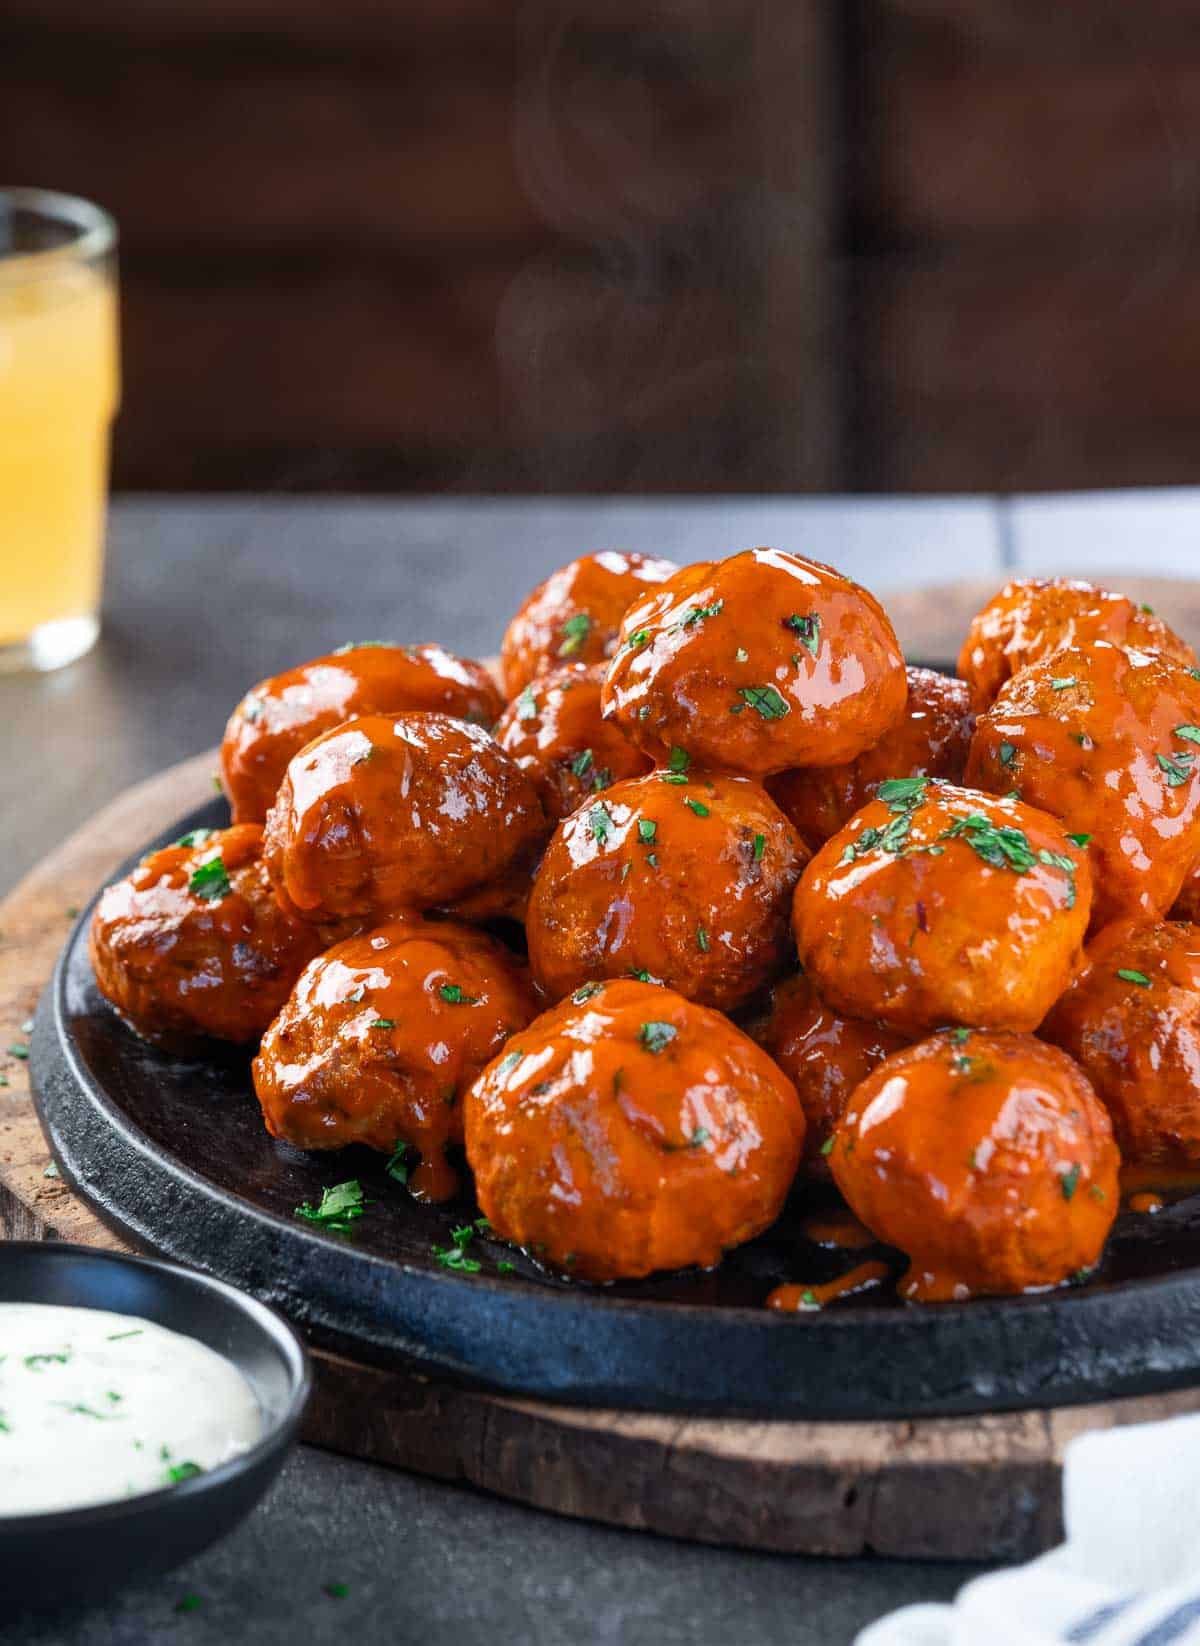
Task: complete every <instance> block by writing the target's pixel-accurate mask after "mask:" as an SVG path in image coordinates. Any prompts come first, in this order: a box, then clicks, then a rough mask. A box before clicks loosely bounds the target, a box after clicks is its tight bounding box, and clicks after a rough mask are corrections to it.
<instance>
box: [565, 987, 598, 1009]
mask: <svg viewBox="0 0 1200 1646" xmlns="http://www.w3.org/2000/svg"><path fill="white" fill-rule="evenodd" d="M603 987H604V984H603V983H584V984H581V985H580V987H579V988H578V989H576V990H575V993H574V994H573V995H572V996H571V999H572V1000H573V1001H574V1003H575V1004H576V1005H577V1006H582V1005H583V1003H584V1001H585V1000H590V999H591V998H592V996H593V995H595V994H599V993H600V990H601V989H602V988H603Z"/></svg>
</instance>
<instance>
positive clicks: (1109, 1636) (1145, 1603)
mask: <svg viewBox="0 0 1200 1646" xmlns="http://www.w3.org/2000/svg"><path fill="white" fill-rule="evenodd" d="M1063 1522H1064V1525H1065V1527H1066V1533H1067V1541H1066V1542H1065V1543H1064V1544H1062V1545H1061V1546H1060V1547H1059V1548H1057V1549H1052V1550H1051V1551H1050V1553H1049V1554H1047V1555H1043V1556H1042V1557H1041V1559H1040V1560H1035V1561H1032V1562H1031V1563H1030V1564H1029V1565H1028V1566H1017V1567H1014V1568H1013V1569H1012V1570H1011V1571H1006V1572H995V1573H992V1574H991V1575H990V1576H988V1577H981V1578H977V1579H976V1580H975V1582H973V1583H968V1584H967V1585H966V1587H965V1588H963V1589H960V1590H959V1593H958V1597H957V1599H956V1600H955V1602H954V1604H953V1605H952V1606H906V1607H905V1608H904V1609H903V1610H902V1611H899V1612H893V1613H892V1614H891V1616H890V1617H885V1618H882V1619H881V1620H880V1621H879V1622H878V1623H873V1624H871V1626H870V1627H869V1628H867V1629H864V1630H863V1632H862V1633H861V1634H860V1635H859V1636H858V1639H857V1641H856V1642H855V1646H1063V1642H1069V1643H1072V1646H1200V1416H1195V1417H1177V1418H1172V1419H1171V1421H1170V1422H1167V1423H1145V1424H1138V1425H1136V1426H1133V1427H1130V1428H1126V1429H1110V1430H1106V1431H1101V1432H1099V1433H1096V1434H1087V1435H1081V1436H1080V1437H1079V1438H1078V1439H1077V1440H1073V1441H1072V1442H1071V1444H1070V1445H1069V1446H1068V1447H1067V1452H1066V1460H1065V1463H1064V1468H1063Z"/></svg>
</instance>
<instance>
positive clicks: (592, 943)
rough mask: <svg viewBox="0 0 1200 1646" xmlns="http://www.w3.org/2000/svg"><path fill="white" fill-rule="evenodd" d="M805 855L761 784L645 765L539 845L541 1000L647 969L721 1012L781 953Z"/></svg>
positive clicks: (532, 926)
mask: <svg viewBox="0 0 1200 1646" xmlns="http://www.w3.org/2000/svg"><path fill="white" fill-rule="evenodd" d="M807 855H808V854H807V852H806V851H805V849H804V846H803V845H802V844H801V841H800V838H799V836H798V835H797V834H796V831H795V830H794V829H793V828H792V826H791V824H790V823H789V822H788V820H787V818H786V817H784V815H783V813H782V812H781V811H780V810H779V808H778V807H777V806H776V805H775V804H774V803H773V802H772V801H771V800H770V799H769V798H768V796H767V795H766V793H765V792H764V791H763V790H762V789H760V788H759V787H758V786H757V784H754V783H750V782H748V781H747V780H746V779H745V778H737V777H705V776H703V775H700V776H696V777H692V776H691V775H690V774H689V773H686V772H684V771H676V772H672V771H666V772H654V773H651V774H650V775H649V776H647V777H635V778H631V779H630V780H629V781H628V782H626V783H617V784H614V786H613V787H612V788H611V789H608V790H606V792H605V793H604V794H602V795H597V796H596V798H595V800H594V801H593V802H592V803H591V804H590V805H586V806H582V807H581V808H580V809H579V811H577V812H575V813H574V814H573V815H572V816H571V817H569V818H567V819H566V821H565V822H563V823H560V824H559V826H558V829H557V831H556V833H555V835H554V838H553V839H552V840H551V842H550V845H549V846H548V847H547V850H546V855H545V857H544V858H543V860H542V866H541V868H540V870H539V871H538V876H537V879H536V880H535V882H534V886H533V896H532V897H531V899H530V902H529V919H528V922H527V926H526V932H527V936H528V939H529V960H530V964H531V966H532V967H533V975H534V978H535V979H536V981H537V983H538V986H539V988H541V989H542V990H543V992H544V993H545V994H546V995H547V996H548V997H549V998H550V999H551V1000H560V999H561V998H562V997H563V995H565V994H569V993H570V992H571V990H572V989H577V988H578V987H579V985H580V984H581V983H587V982H588V981H589V980H591V979H593V978H598V977H623V976H624V977H627V976H629V975H631V974H633V975H635V976H638V975H642V974H645V975H647V976H649V977H650V978H651V979H652V980H653V981H654V982H658V983H666V984H668V985H669V986H670V987H671V988H673V989H678V990H679V992H680V994H682V995H686V996H687V998H688V999H689V1000H697V1001H700V1002H701V1003H702V1004H703V1005H706V1006H716V1007H718V1008H720V1009H721V1010H722V1011H729V1010H732V1008H733V1007H735V1006H737V1005H740V1004H741V1003H742V1002H743V1001H745V1000H747V999H749V997H750V996H751V995H752V994H753V993H754V991H755V990H756V989H759V988H761V987H762V985H763V984H764V983H767V982H769V981H770V979H771V978H772V977H773V976H774V975H775V974H776V973H777V972H778V971H779V970H780V969H781V968H782V967H783V966H784V964H785V963H786V962H787V960H788V958H789V957H790V954H791V939H790V934H789V931H788V912H789V909H790V906H791V898H792V891H793V889H794V887H795V884H796V880H797V878H798V876H799V873H800V870H801V868H802V866H803V864H804V862H805V861H806V859H807Z"/></svg>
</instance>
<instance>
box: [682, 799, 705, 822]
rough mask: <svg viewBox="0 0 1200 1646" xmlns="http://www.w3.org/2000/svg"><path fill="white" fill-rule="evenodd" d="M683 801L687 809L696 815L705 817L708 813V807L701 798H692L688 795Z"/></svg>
mask: <svg viewBox="0 0 1200 1646" xmlns="http://www.w3.org/2000/svg"><path fill="white" fill-rule="evenodd" d="M683 803H684V805H685V806H686V807H687V808H688V810H689V811H691V812H695V814H696V816H697V817H707V816H708V815H709V808H708V807H707V806H706V805H705V804H704V802H703V800H693V799H692V797H691V796H690V795H689V796H688V797H687V798H686V799H685V800H684V802H683Z"/></svg>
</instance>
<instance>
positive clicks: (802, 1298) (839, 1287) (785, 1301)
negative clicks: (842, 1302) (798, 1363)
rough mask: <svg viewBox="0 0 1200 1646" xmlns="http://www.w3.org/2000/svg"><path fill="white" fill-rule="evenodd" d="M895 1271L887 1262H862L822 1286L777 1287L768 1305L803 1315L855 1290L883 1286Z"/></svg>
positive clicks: (768, 1306) (851, 1293) (785, 1311)
mask: <svg viewBox="0 0 1200 1646" xmlns="http://www.w3.org/2000/svg"><path fill="white" fill-rule="evenodd" d="M891 1272H892V1271H891V1269H889V1268H888V1266H887V1264H886V1263H860V1264H858V1265H857V1267H856V1268H853V1269H849V1270H847V1272H846V1273H845V1274H844V1275H839V1276H838V1277H837V1279H836V1280H827V1281H825V1282H824V1284H823V1285H820V1286H804V1285H801V1284H800V1283H799V1282H797V1283H794V1284H792V1285H788V1286H776V1288H775V1290H774V1291H773V1292H772V1293H771V1295H770V1296H769V1297H768V1298H767V1308H768V1309H775V1310H776V1311H777V1312H778V1313H780V1314H803V1313H805V1312H806V1311H808V1310H810V1309H823V1308H824V1307H825V1306H826V1304H828V1303H836V1302H837V1300H838V1298H840V1297H850V1296H852V1295H853V1294H854V1293H855V1292H865V1291H868V1290H869V1289H870V1288H871V1287H872V1286H878V1285H881V1284H882V1282H883V1281H885V1280H886V1279H887V1278H888V1276H889V1275H890V1274H891Z"/></svg>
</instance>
